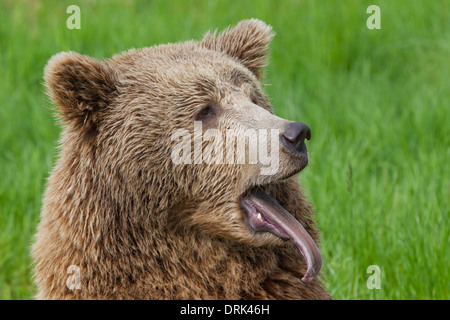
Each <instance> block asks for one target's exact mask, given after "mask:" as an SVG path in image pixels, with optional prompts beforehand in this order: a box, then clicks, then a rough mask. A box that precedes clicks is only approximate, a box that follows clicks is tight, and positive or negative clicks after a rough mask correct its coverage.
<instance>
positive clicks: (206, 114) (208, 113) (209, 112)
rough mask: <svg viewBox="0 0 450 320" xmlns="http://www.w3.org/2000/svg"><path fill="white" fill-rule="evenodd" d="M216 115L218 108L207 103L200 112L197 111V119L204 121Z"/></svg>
mask: <svg viewBox="0 0 450 320" xmlns="http://www.w3.org/2000/svg"><path fill="white" fill-rule="evenodd" d="M216 115H217V108H216V107H215V106H213V105H207V106H206V107H204V108H203V109H202V110H201V111H200V112H199V113H197V116H196V117H195V120H198V121H204V120H208V119H211V118H214V117H215V116H216Z"/></svg>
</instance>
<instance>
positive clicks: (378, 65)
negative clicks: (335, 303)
mask: <svg viewBox="0 0 450 320" xmlns="http://www.w3.org/2000/svg"><path fill="white" fill-rule="evenodd" d="M374 3H375V4H378V5H379V6H380V8H381V27H382V29H381V30H368V29H367V28H366V19H367V18H368V17H369V15H368V14H367V13H366V8H367V6H368V5H369V4H374ZM70 4H78V5H79V6H80V8H81V19H82V20H81V26H82V29H81V30H68V29H67V28H66V19H67V18H68V16H69V15H68V14H67V13H66V8H67V6H69V5H70ZM249 17H255V18H260V19H262V20H264V21H266V22H267V23H269V24H271V25H272V26H273V27H274V30H275V32H276V33H277V36H276V37H275V39H274V41H273V44H272V55H271V58H270V64H269V67H268V72H267V77H266V80H265V82H266V83H267V84H271V85H270V86H266V92H267V93H268V94H269V96H271V98H272V102H273V105H274V108H275V111H276V113H277V114H278V115H280V116H282V117H285V118H289V119H292V120H297V121H301V122H305V123H307V124H308V125H309V126H310V127H311V128H312V133H313V139H312V140H311V141H310V142H309V145H308V148H309V151H310V157H311V165H310V167H309V168H307V169H306V170H305V172H304V173H303V174H302V175H301V180H302V182H303V184H304V185H305V189H307V190H308V193H309V196H310V198H311V200H312V201H313V202H314V204H315V206H316V208H317V211H318V213H319V214H318V215H317V221H318V224H319V227H320V229H321V234H322V254H323V258H324V265H323V273H324V275H325V278H326V280H327V282H326V285H327V287H328V288H329V291H330V292H331V293H332V295H333V296H334V297H335V298H337V299H449V298H450V295H449V282H450V281H449V261H450V259H449V253H448V250H447V248H448V246H449V198H450V170H449V158H450V132H449V123H450V116H449V114H450V81H449V76H450V59H449V57H450V32H449V31H450V1H427V0H423V1H422V0H414V1H392V0H391V1H383V0H377V1H370V2H367V1H345V2H343V1H339V2H338V1H320V2H319V1H307V0H305V1H287V0H284V1H264V0H257V1H216V0H205V1H173V0H171V1H151V2H144V1H122V2H114V1H103V2H100V1H86V2H81V1H74V0H71V1H42V2H40V1H31V0H30V1H13V0H9V1H5V0H3V1H2V2H1V3H0V119H1V122H2V125H1V126H0V298H1V299H29V298H31V297H32V296H33V294H34V293H35V288H34V285H33V282H32V278H31V267H30V264H31V259H30V256H29V248H30V244H31V242H32V240H33V234H34V233H35V228H36V224H37V222H38V219H39V211H40V206H41V197H42V193H43V190H44V187H45V179H46V177H47V176H48V171H49V170H50V169H51V167H52V164H53V163H54V160H55V155H56V149H55V147H56V144H57V139H58V136H59V132H60V128H59V127H58V126H57V125H56V124H55V121H54V118H53V116H52V112H51V110H50V107H51V106H50V104H49V102H48V101H47V99H46V97H45V95H44V94H43V86H42V71H43V68H44V66H45V64H46V62H47V60H48V59H49V58H50V57H51V56H52V55H53V54H55V53H56V52H59V51H63V50H74V51H78V52H80V53H84V54H88V55H92V56H94V57H98V58H100V57H110V56H111V55H113V54H115V53H118V52H120V51H123V50H126V49H129V48H131V47H145V46H150V45H153V44H159V43H167V42H176V41H184V40H188V39H192V38H195V39H200V38H201V36H202V34H203V33H204V32H205V31H206V30H208V29H210V28H223V27H225V26H227V25H229V24H235V23H236V22H238V21H239V20H240V19H244V18H249ZM370 265H378V266H379V267H380V268H381V289H380V290H369V289H368V288H367V286H366V280H367V278H368V277H369V276H370V274H367V273H366V270H367V267H368V266H370Z"/></svg>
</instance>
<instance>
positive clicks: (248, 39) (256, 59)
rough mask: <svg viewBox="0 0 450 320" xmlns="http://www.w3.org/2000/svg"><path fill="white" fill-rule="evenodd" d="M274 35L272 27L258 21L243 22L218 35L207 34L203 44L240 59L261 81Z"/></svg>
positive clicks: (215, 32) (215, 33) (214, 33)
mask: <svg viewBox="0 0 450 320" xmlns="http://www.w3.org/2000/svg"><path fill="white" fill-rule="evenodd" d="M273 36H274V33H273V32H272V27H270V26H268V25H266V24H265V23H264V22H262V21H260V20H257V19H250V20H243V21H241V22H239V23H238V24H237V25H236V26H235V27H233V28H227V29H225V30H224V31H223V32H222V33H220V34H219V35H217V30H216V31H214V32H210V31H209V32H207V33H206V34H205V36H204V37H203V40H202V42H201V44H202V45H203V46H204V47H206V48H208V49H211V50H216V51H221V52H224V53H226V54H228V55H229V56H231V57H234V58H236V59H238V60H239V61H240V62H241V63H242V64H243V65H244V66H245V67H247V68H248V69H250V71H252V72H253V73H254V74H255V75H256V77H257V78H258V79H259V78H261V77H262V69H263V67H264V66H265V64H266V59H267V55H268V48H269V44H270V41H271V40H272V38H273Z"/></svg>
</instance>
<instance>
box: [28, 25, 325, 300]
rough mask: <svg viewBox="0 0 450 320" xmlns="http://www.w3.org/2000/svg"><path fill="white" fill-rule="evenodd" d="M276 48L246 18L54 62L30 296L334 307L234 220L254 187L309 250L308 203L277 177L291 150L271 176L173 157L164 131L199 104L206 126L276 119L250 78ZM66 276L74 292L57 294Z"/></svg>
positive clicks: (269, 239)
mask: <svg viewBox="0 0 450 320" xmlns="http://www.w3.org/2000/svg"><path fill="white" fill-rule="evenodd" d="M271 38H272V32H271V28H270V27H268V26H266V25H265V24H264V23H262V22H260V21H258V20H247V21H242V22H240V23H239V24H238V25H237V26H235V27H234V28H230V29H227V30H226V31H225V32H223V33H221V34H219V35H217V34H216V33H208V34H206V35H205V38H204V39H203V41H201V42H195V41H190V42H185V43H179V44H169V45H161V46H158V47H152V48H145V49H141V50H130V51H128V52H126V53H122V54H120V55H117V56H114V57H113V58H111V59H109V60H105V61H98V60H95V59H93V58H90V57H86V56H83V55H79V54H77V53H73V52H69V53H60V54H58V55H56V56H55V57H53V58H52V59H51V60H50V61H49V63H48V65H47V67H46V69H45V81H46V85H47V88H48V93H49V96H50V97H51V99H52V101H53V102H54V103H55V104H56V105H57V106H58V111H59V114H60V116H61V118H62V119H63V121H64V131H63V133H62V138H61V153H60V157H59V160H58V161H57V163H56V166H55V168H54V170H53V172H52V174H51V177H50V179H49V182H48V186H47V190H46V193H45V197H44V203H43V208H42V212H41V222H40V224H39V227H38V233H37V235H36V242H35V244H34V246H33V257H34V259H35V262H36V266H35V279H36V283H37V285H38V295H37V298H40V299H328V298H330V296H329V295H328V293H327V292H326V290H325V289H324V288H323V286H322V284H321V282H320V280H318V279H316V280H314V281H312V283H310V284H305V283H303V282H302V281H301V280H300V279H301V278H302V275H303V274H304V273H305V269H306V267H305V262H304V259H303V257H302V255H301V254H300V253H299V252H298V250H297V249H296V248H295V246H294V245H293V244H292V243H286V242H283V241H281V240H280V239H278V238H277V237H276V236H274V235H272V234H268V233H256V232H253V231H251V230H249V228H248V226H246V225H245V223H244V221H243V213H242V210H241V209H240V206H239V197H240V196H241V195H242V194H243V193H244V192H245V190H247V189H248V188H249V187H251V186H253V185H256V184H261V185H264V186H265V189H266V191H267V192H268V193H269V194H271V196H272V197H274V198H275V199H277V200H278V202H279V203H280V204H281V205H282V206H283V207H284V208H286V209H287V210H288V211H289V212H290V213H291V214H293V215H294V216H295V217H296V218H297V219H298V220H299V221H300V222H301V223H302V224H303V226H305V228H306V230H307V231H308V232H309V233H310V235H311V236H312V237H313V239H314V240H315V241H316V243H317V242H318V240H319V239H318V238H319V235H318V232H317V231H316V229H315V228H314V222H313V220H312V214H313V208H312V206H311V205H310V204H309V203H308V202H307V201H306V200H305V197H304V196H303V193H302V191H301V189H300V186H299V185H298V182H297V180H296V179H295V178H289V179H283V178H284V177H286V176H288V175H289V174H288V173H289V172H292V170H293V168H294V167H295V161H294V160H293V159H292V158H291V157H290V156H289V154H288V153H283V156H282V159H280V163H281V165H280V173H279V174H277V175H276V176H275V177H260V176H258V174H257V173H256V172H257V171H256V169H257V168H255V166H252V165H225V164H224V165H198V164H197V165H196V164H191V165H175V164H174V163H173V162H172V161H171V157H170V149H171V146H172V144H173V142H172V141H171V140H170V133H171V131H173V130H175V129H177V128H186V129H189V128H191V127H192V124H193V119H194V117H195V115H196V114H197V113H198V112H199V110H200V109H201V108H202V107H203V106H204V105H206V104H214V105H215V106H217V108H218V111H217V112H218V115H217V117H216V118H214V120H211V121H210V122H208V121H209V120H208V121H205V123H204V126H205V127H216V128H220V129H223V130H224V129H225V128H226V127H230V126H242V127H246V126H252V125H253V124H252V123H254V122H255V121H252V120H251V119H247V118H249V117H250V116H248V114H246V113H245V112H241V111H239V108H241V107H243V106H247V105H248V106H249V108H250V107H252V108H253V109H255V108H258V110H263V109H265V110H268V111H269V112H270V113H272V107H271V106H270V103H269V102H268V99H267V97H266V96H265V94H264V93H263V91H262V89H261V86H260V83H259V81H258V79H260V77H261V74H262V68H263V66H264V63H265V59H266V57H267V49H268V46H269V43H270V39H271ZM231 106H234V108H235V109H232V107H231ZM236 106H237V107H236ZM261 108H263V109H261ZM253 109H252V110H253ZM255 110H256V109H255ZM268 114H269V113H268ZM270 121H275V122H276V121H278V122H280V123H281V121H282V119H279V118H276V117H273V119H272V118H271V120H270ZM283 121H284V120H283ZM275 122H274V123H275ZM278 122H276V123H278ZM70 265H76V266H78V267H80V270H81V289H78V290H70V289H69V288H68V287H67V285H66V281H67V279H68V277H69V276H70V274H68V273H67V269H68V267H69V266H70Z"/></svg>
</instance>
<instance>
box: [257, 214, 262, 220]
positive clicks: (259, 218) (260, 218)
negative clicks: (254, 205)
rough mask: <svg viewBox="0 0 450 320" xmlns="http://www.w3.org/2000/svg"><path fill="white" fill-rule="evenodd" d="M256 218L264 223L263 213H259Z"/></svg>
mask: <svg viewBox="0 0 450 320" xmlns="http://www.w3.org/2000/svg"><path fill="white" fill-rule="evenodd" d="M256 217H257V218H258V220H261V221H262V217H261V213H258V215H257V216H256Z"/></svg>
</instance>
